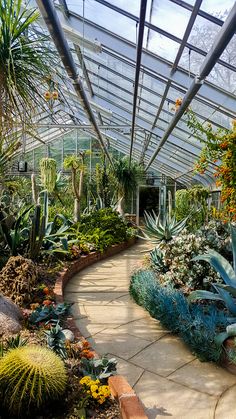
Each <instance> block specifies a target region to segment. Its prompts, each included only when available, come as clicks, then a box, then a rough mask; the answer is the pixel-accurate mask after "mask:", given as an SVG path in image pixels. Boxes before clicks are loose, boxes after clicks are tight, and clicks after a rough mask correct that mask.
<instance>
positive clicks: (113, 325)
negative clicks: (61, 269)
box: [65, 242, 236, 419]
mask: <svg viewBox="0 0 236 419" xmlns="http://www.w3.org/2000/svg"><path fill="white" fill-rule="evenodd" d="M145 250H147V244H146V243H143V242H141V243H139V244H137V245H135V246H133V247H131V248H130V249H128V250H125V251H123V252H122V253H120V254H118V255H116V256H114V257H112V258H109V259H106V260H104V261H101V262H98V263H97V264H94V265H92V266H91V267H88V268H86V269H84V270H83V271H81V272H79V273H78V274H77V275H75V276H74V277H73V278H72V279H71V280H70V282H69V284H68V285H67V287H66V290H65V300H66V301H68V302H73V303H75V304H74V305H73V315H74V317H75V319H76V323H77V326H78V328H79V329H80V331H81V333H82V334H83V335H84V337H86V338H88V340H89V341H90V342H91V344H92V346H93V347H94V349H95V350H96V351H97V353H99V354H100V355H102V354H109V355H110V356H113V355H114V356H115V357H116V358H117V360H118V373H119V374H122V375H124V376H126V377H127V379H128V381H129V383H130V384H131V385H132V386H134V388H135V390H136V392H137V394H138V396H139V397H140V399H141V400H142V402H143V404H144V406H145V408H146V413H147V416H148V418H149V419H155V418H159V417H162V416H170V417H172V418H179V419H182V418H188V419H235V418H236V404H235V397H236V376H235V375H232V374H230V373H229V372H227V371H226V370H224V369H222V368H220V367H217V366H216V365H214V364H211V363H201V362H200V361H198V360H197V359H196V357H194V356H193V355H192V354H191V352H190V351H189V350H188V348H187V347H186V346H185V345H184V344H183V343H182V341H181V340H180V339H179V338H178V337H176V336H173V335H172V334H170V333H169V332H168V331H167V330H164V329H163V328H162V326H161V325H160V323H159V322H158V321H156V320H154V319H152V318H151V317H150V316H149V314H148V313H147V312H146V311H145V310H144V309H142V308H141V307H139V306H137V305H136V304H135V303H133V302H132V301H131V300H130V298H129V292H128V289H129V279H130V275H131V272H132V270H133V269H134V268H135V267H137V266H138V264H139V261H140V260H141V259H142V257H143V254H142V253H141V252H143V251H145Z"/></svg>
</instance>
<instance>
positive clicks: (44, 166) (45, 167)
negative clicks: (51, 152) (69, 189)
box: [40, 157, 57, 193]
mask: <svg viewBox="0 0 236 419" xmlns="http://www.w3.org/2000/svg"><path fill="white" fill-rule="evenodd" d="M40 170H41V181H42V184H43V186H44V188H45V189H47V191H48V192H49V193H50V192H53V191H54V189H55V185H56V180H57V162H56V160H55V159H51V158H49V157H46V158H44V159H42V160H40Z"/></svg>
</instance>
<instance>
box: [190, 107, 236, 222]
mask: <svg viewBox="0 0 236 419" xmlns="http://www.w3.org/2000/svg"><path fill="white" fill-rule="evenodd" d="M188 126H189V128H190V129H191V131H193V133H194V134H195V135H196V134H197V136H198V138H199V140H200V141H201V142H204V147H203V149H202V152H201V154H200V157H199V159H198V161H197V163H196V165H195V169H196V171H197V172H199V173H201V174H203V173H204V172H205V170H206V169H207V167H208V165H209V164H210V163H214V164H215V173H214V176H215V178H216V186H218V187H221V202H222V203H223V204H224V211H223V215H224V220H225V221H229V220H230V221H236V120H233V121H232V129H223V128H220V129H217V130H213V127H212V125H211V124H209V123H208V124H206V125H202V124H201V123H200V122H199V121H198V119H197V118H196V116H195V115H194V113H193V112H192V111H189V112H188ZM216 163H217V164H216Z"/></svg>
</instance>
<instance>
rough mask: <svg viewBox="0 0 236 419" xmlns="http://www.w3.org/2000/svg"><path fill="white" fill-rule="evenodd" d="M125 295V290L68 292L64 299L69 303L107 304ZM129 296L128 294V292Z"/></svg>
mask: <svg viewBox="0 0 236 419" xmlns="http://www.w3.org/2000/svg"><path fill="white" fill-rule="evenodd" d="M125 296H127V293H125V292H118V291H117V292H109V291H108V292H80V293H77V292H68V293H67V294H66V301H68V302H70V303H77V304H85V303H86V305H98V304H101V305H107V304H110V303H112V302H113V301H116V300H118V301H119V300H120V298H121V297H125ZM128 296H129V294H128Z"/></svg>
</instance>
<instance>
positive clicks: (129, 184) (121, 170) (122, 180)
mask: <svg viewBox="0 0 236 419" xmlns="http://www.w3.org/2000/svg"><path fill="white" fill-rule="evenodd" d="M114 174H115V177H116V179H117V183H118V201H119V207H118V212H119V213H120V214H121V215H124V207H125V200H126V199H127V198H128V196H129V195H130V194H131V192H133V191H136V188H137V186H138V184H139V183H140V181H141V180H142V179H144V170H143V167H142V166H141V165H140V164H139V163H137V162H135V161H131V164H130V165H129V159H128V158H127V157H123V158H122V159H119V160H117V161H116V162H115V163H114Z"/></svg>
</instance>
